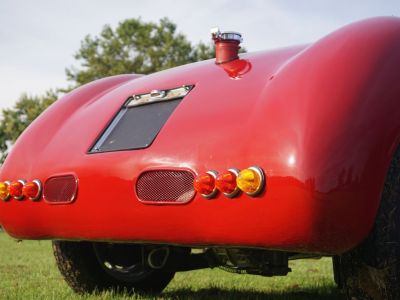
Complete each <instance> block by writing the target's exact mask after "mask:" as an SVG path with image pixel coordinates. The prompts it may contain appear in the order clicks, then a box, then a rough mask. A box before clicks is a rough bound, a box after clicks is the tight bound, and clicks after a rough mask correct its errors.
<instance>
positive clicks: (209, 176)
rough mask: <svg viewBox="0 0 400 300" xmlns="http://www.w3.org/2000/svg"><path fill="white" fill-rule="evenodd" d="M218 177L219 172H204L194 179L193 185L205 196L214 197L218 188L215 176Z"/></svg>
mask: <svg viewBox="0 0 400 300" xmlns="http://www.w3.org/2000/svg"><path fill="white" fill-rule="evenodd" d="M216 177H217V172H215V171H209V172H207V173H204V174H200V175H199V176H197V177H196V178H195V179H194V182H193V186H194V189H195V190H196V192H199V193H200V194H201V195H202V196H203V197H206V198H212V197H214V196H215V195H216V194H217V192H218V190H217V188H216V186H215V178H216Z"/></svg>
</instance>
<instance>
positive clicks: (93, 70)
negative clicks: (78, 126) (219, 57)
mask: <svg viewBox="0 0 400 300" xmlns="http://www.w3.org/2000/svg"><path fill="white" fill-rule="evenodd" d="M213 56H214V50H213V47H211V46H208V45H206V44H204V43H201V42H200V43H198V44H196V45H192V43H191V42H190V41H188V40H187V38H186V37H185V35H183V34H181V33H178V32H177V30H176V25H175V24H174V23H172V22H171V21H170V20H168V19H167V18H163V19H161V20H160V21H159V22H158V23H153V22H144V21H142V20H141V19H140V18H137V19H128V20H125V21H123V22H121V23H119V24H118V26H117V27H116V28H115V29H113V28H112V27H111V26H109V25H106V26H104V28H103V30H102V31H101V33H100V35H99V36H95V37H91V36H89V35H88V36H86V37H85V38H84V39H83V41H82V42H81V47H80V49H79V50H78V51H77V53H76V54H75V56H74V57H75V59H76V60H77V62H78V64H79V67H70V68H67V69H66V76H67V79H68V80H69V81H70V82H71V85H72V86H71V87H68V88H64V89H58V90H56V91H57V92H56V91H49V92H47V93H46V94H45V95H42V96H35V97H32V96H29V95H26V94H24V95H22V96H21V97H20V99H19V100H18V101H17V103H16V104H15V106H14V107H13V108H10V109H4V110H3V111H2V114H1V116H0V154H1V157H0V158H1V161H3V160H4V158H5V156H6V155H7V153H8V149H9V147H10V145H12V144H13V143H14V142H15V140H16V139H17V137H18V136H19V135H20V134H21V133H22V131H23V130H24V129H25V128H26V127H27V126H28V125H29V124H30V123H31V122H32V121H33V120H34V119H35V118H36V117H37V116H38V115H39V114H40V113H41V112H42V111H43V110H44V109H46V108H47V106H49V105H50V104H51V103H53V102H54V101H55V100H56V99H57V94H58V92H68V91H69V90H71V89H72V88H75V87H77V86H80V85H82V84H85V83H87V82H90V81H93V80H96V79H100V78H103V77H106V76H111V75H116V74H126V73H137V74H149V73H153V72H157V71H160V70H164V69H168V68H171V67H175V66H179V65H182V64H186V63H191V62H195V61H199V60H204V59H208V58H211V57H213Z"/></svg>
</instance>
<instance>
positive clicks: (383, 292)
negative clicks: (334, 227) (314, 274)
mask: <svg viewBox="0 0 400 300" xmlns="http://www.w3.org/2000/svg"><path fill="white" fill-rule="evenodd" d="M336 260H337V261H336V262H335V264H337V265H338V268H336V271H337V272H339V274H337V276H336V277H337V278H340V280H339V282H338V283H339V285H340V284H341V283H342V284H343V288H344V291H345V292H346V294H347V297H348V299H358V300H361V299H363V300H364V299H374V300H378V299H385V300H398V299H400V147H399V148H398V149H397V151H396V154H395V156H394V158H393V160H392V163H391V165H390V169H389V172H388V174H387V177H386V181H385V186H384V191H383V193H382V199H381V204H380V208H379V211H378V215H377V217H376V221H375V225H374V228H373V230H372V232H371V233H370V235H369V236H368V238H367V239H366V240H365V241H364V242H363V243H362V244H361V245H360V246H358V247H357V248H355V249H354V250H352V251H350V252H348V253H346V254H344V255H342V256H340V257H339V258H338V259H336Z"/></svg>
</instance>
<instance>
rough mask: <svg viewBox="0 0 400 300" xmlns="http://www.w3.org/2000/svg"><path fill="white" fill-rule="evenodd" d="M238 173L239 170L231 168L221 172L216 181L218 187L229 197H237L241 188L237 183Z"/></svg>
mask: <svg viewBox="0 0 400 300" xmlns="http://www.w3.org/2000/svg"><path fill="white" fill-rule="evenodd" d="M238 174H239V171H238V170H236V169H229V170H228V171H226V172H224V173H221V174H219V175H218V176H217V178H216V181H215V185H216V187H217V189H218V190H219V191H220V192H222V193H224V195H225V196H227V197H230V198H231V197H235V196H236V195H237V194H238V193H239V188H238V187H237V184H236V177H237V175H238Z"/></svg>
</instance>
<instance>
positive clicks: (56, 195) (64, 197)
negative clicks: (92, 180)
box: [43, 175, 78, 203]
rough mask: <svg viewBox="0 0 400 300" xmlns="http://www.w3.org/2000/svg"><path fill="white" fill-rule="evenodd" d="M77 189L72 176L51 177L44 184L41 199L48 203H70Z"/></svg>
mask: <svg viewBox="0 0 400 300" xmlns="http://www.w3.org/2000/svg"><path fill="white" fill-rule="evenodd" d="M77 188H78V184H77V180H76V178H75V176H73V175H63V176H57V177H51V178H49V179H47V180H46V182H45V184H44V189H43V197H44V199H45V200H46V201H48V202H54V203H68V202H72V201H73V200H74V199H75V196H76V191H77Z"/></svg>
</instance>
